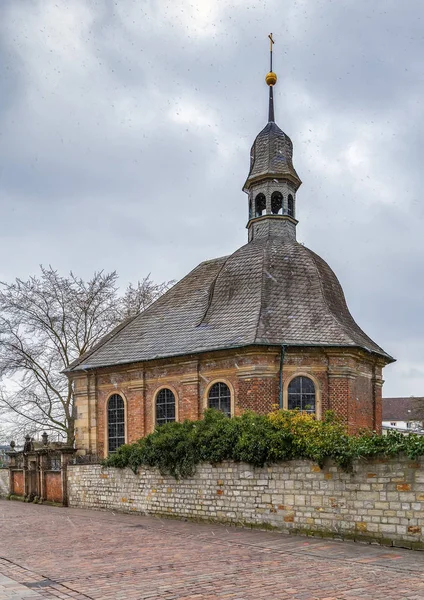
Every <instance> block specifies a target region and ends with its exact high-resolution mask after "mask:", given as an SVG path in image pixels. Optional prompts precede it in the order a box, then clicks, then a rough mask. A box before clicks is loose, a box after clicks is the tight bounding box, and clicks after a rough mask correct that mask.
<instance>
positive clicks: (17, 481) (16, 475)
mask: <svg viewBox="0 0 424 600" xmlns="http://www.w3.org/2000/svg"><path fill="white" fill-rule="evenodd" d="M12 488H13V493H14V494H15V496H24V495H25V484H24V472H23V471H12Z"/></svg>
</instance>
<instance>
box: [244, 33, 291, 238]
mask: <svg viewBox="0 0 424 600" xmlns="http://www.w3.org/2000/svg"><path fill="white" fill-rule="evenodd" d="M268 37H269V42H270V43H269V46H270V47H269V68H270V71H269V73H267V75H266V77H265V81H266V84H267V85H268V86H269V112H268V123H267V124H266V125H265V127H264V128H263V129H262V131H261V132H260V133H258V135H257V136H256V139H255V141H254V142H253V146H252V149H251V151H250V170H249V175H248V176H247V179H246V181H245V184H244V186H243V191H244V192H246V194H248V196H249V220H248V223H247V228H248V230H249V241H253V240H254V239H257V238H263V237H267V236H271V235H272V236H280V237H281V236H282V237H286V238H287V239H291V240H295V239H296V225H297V220H296V192H297V190H298V188H299V186H300V184H301V183H302V182H301V181H300V179H299V176H298V174H297V173H296V170H295V168H294V166H293V160H292V158H293V144H292V142H291V139H290V138H289V136H288V135H286V134H285V133H284V131H282V130H281V129H280V128H279V127H278V125H277V124H276V122H275V115H274V94H273V91H274V90H273V88H274V85H275V84H276V83H277V75H276V74H275V73H274V71H273V70H272V47H273V45H274V40H273V38H272V33H270V34H269V36H268Z"/></svg>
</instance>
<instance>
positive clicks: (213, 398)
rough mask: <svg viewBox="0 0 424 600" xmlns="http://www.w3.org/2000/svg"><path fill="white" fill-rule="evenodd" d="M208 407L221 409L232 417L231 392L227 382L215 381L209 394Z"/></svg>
mask: <svg viewBox="0 0 424 600" xmlns="http://www.w3.org/2000/svg"><path fill="white" fill-rule="evenodd" d="M208 407H209V408H215V409H216V410H221V411H222V412H223V413H224V415H227V417H231V392H230V388H229V387H228V385H227V384H226V383H222V382H218V383H214V384H213V386H212V387H211V389H210V390H209V394H208Z"/></svg>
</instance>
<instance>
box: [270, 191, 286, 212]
mask: <svg viewBox="0 0 424 600" xmlns="http://www.w3.org/2000/svg"><path fill="white" fill-rule="evenodd" d="M282 212H283V195H282V194H281V192H273V193H272V196H271V213H272V214H273V215H281V214H282Z"/></svg>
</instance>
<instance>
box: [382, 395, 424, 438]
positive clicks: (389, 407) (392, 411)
mask: <svg viewBox="0 0 424 600" xmlns="http://www.w3.org/2000/svg"><path fill="white" fill-rule="evenodd" d="M383 429H398V430H402V431H411V432H414V433H424V397H420V398H418V397H416V396H409V397H408V398H383Z"/></svg>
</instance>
